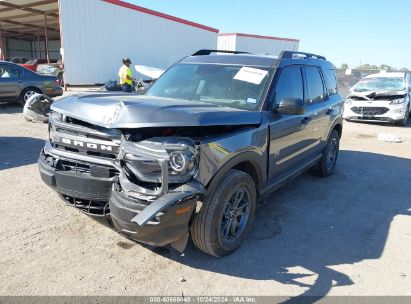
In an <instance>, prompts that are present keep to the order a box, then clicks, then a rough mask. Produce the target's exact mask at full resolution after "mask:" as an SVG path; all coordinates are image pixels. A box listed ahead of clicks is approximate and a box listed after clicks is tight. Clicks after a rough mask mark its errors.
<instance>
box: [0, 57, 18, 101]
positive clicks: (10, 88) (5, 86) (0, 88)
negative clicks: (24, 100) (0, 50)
mask: <svg viewBox="0 0 411 304" xmlns="http://www.w3.org/2000/svg"><path fill="white" fill-rule="evenodd" d="M21 74H22V73H21V71H20V69H19V68H17V67H16V66H14V65H11V64H8V63H0V98H1V99H14V98H17V97H18V96H19V94H20V87H21V84H22V79H21V76H22V75H21Z"/></svg>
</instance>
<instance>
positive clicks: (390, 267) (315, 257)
mask: <svg viewBox="0 0 411 304" xmlns="http://www.w3.org/2000/svg"><path fill="white" fill-rule="evenodd" d="M380 133H389V134H393V135H396V136H399V137H401V138H402V142H401V143H389V142H384V141H381V140H379V139H378V134H380ZM46 136H47V125H46V124H34V123H28V122H26V121H25V120H24V119H23V117H22V115H21V108H19V107H17V106H13V105H8V104H3V105H0V180H1V184H0V187H1V188H0V191H1V199H0V201H1V203H0V215H1V217H2V220H1V225H0V252H1V254H0V269H1V271H0V295H181V294H182V293H183V294H184V295H254V296H255V295H285V296H290V295H320V296H321V295H325V294H328V295H411V288H410V286H411V255H410V249H411V216H410V215H411V199H410V197H411V190H410V189H411V188H410V181H411V125H410V124H409V125H408V127H393V126H384V125H375V124H363V123H345V125H344V134H343V139H342V143H341V152H340V156H339V161H338V167H337V172H336V174H335V175H333V176H331V177H329V178H326V179H321V178H317V177H314V176H311V175H309V174H304V175H303V176H301V177H299V178H297V179H295V180H294V181H292V182H290V183H289V185H288V186H285V187H283V188H282V189H280V190H279V191H277V192H275V193H273V194H272V196H271V198H270V199H269V200H267V201H265V202H264V203H263V204H261V205H260V206H259V207H258V211H257V216H256V221H255V224H254V227H253V231H252V233H251V235H250V236H249V237H248V238H247V240H246V241H245V243H244V244H243V245H242V246H241V248H240V249H239V250H238V251H237V252H236V253H234V254H233V255H231V256H229V257H226V258H222V259H216V258H212V257H210V256H207V255H205V254H202V253H201V252H199V251H197V250H196V249H195V247H194V246H193V245H192V244H189V246H188V248H187V249H186V252H185V254H184V255H180V254H178V253H177V252H175V251H173V250H171V249H167V248H163V249H153V248H150V247H147V246H142V245H140V244H138V243H133V242H131V241H129V240H127V239H125V238H123V237H122V236H120V235H119V234H117V233H116V232H114V231H112V230H111V229H109V228H107V227H105V226H103V225H101V224H100V223H98V222H96V221H94V220H93V219H91V218H89V217H87V216H85V215H83V214H81V213H80V212H78V211H76V210H75V209H73V208H70V207H66V206H65V204H64V202H62V201H61V200H60V199H59V198H58V197H57V195H56V194H55V193H54V192H53V191H52V190H51V189H49V188H48V187H47V186H45V185H44V184H43V183H42V181H41V179H40V176H39V173H38V169H37V164H36V161H37V157H38V153H39V151H40V149H41V147H42V145H43V140H44V139H45V137H46ZM183 279H184V280H183Z"/></svg>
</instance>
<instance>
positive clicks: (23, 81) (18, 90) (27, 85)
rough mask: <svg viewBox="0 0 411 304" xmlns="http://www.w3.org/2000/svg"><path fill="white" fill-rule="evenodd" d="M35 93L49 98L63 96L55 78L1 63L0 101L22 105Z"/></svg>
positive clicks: (7, 63)
mask: <svg viewBox="0 0 411 304" xmlns="http://www.w3.org/2000/svg"><path fill="white" fill-rule="evenodd" d="M35 93H41V94H45V95H47V96H49V97H56V96H60V95H63V89H62V88H61V87H60V86H59V85H58V83H57V78H56V77H55V76H46V75H39V74H36V73H34V72H32V71H30V70H27V69H25V68H23V67H21V66H19V65H18V64H14V63H11V62H7V61H0V100H1V101H19V102H20V103H21V104H22V105H24V104H25V103H26V101H27V100H28V99H29V98H30V97H31V96H33V95H34V94H35Z"/></svg>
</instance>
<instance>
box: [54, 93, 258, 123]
mask: <svg viewBox="0 0 411 304" xmlns="http://www.w3.org/2000/svg"><path fill="white" fill-rule="evenodd" d="M51 109H52V110H53V111H56V112H59V113H61V114H65V115H67V116H70V117H73V118H76V119H79V120H82V121H85V122H88V123H91V124H94V125H98V126H101V127H105V128H145V127H178V126H184V127H191V126H218V125H257V124H260V123H261V113H260V112H257V111H246V110H240V109H234V108H229V107H221V106H218V105H213V104H210V103H204V102H196V101H187V100H178V99H170V98H160V97H153V96H144V95H125V94H124V93H121V94H119V93H90V92H89V93H77V94H72V95H68V96H66V97H63V98H61V99H60V100H59V101H57V102H55V103H54V104H53V105H52V107H51Z"/></svg>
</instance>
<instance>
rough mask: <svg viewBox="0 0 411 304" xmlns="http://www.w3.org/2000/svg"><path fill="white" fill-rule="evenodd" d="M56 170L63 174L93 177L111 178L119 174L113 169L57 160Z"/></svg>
mask: <svg viewBox="0 0 411 304" xmlns="http://www.w3.org/2000/svg"><path fill="white" fill-rule="evenodd" d="M57 169H58V170H60V171H65V172H73V173H81V174H90V175H91V176H94V177H105V178H112V177H115V176H118V175H119V172H118V171H117V170H116V169H114V168H113V167H108V166H101V165H98V166H97V165H92V164H88V163H85V162H79V161H75V160H65V159H59V160H58V162H57Z"/></svg>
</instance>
